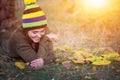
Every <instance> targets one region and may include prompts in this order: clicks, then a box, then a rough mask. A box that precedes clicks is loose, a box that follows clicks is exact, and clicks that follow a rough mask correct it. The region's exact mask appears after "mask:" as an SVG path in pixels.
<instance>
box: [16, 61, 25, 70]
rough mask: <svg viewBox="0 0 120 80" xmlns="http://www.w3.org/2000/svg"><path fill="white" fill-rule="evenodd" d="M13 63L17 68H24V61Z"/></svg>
mask: <svg viewBox="0 0 120 80" xmlns="http://www.w3.org/2000/svg"><path fill="white" fill-rule="evenodd" d="M15 65H16V66H17V67H18V68H19V69H24V68H25V65H26V64H25V63H24V62H23V61H16V62H15Z"/></svg>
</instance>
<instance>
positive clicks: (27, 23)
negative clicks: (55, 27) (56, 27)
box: [22, 0, 47, 29]
mask: <svg viewBox="0 0 120 80" xmlns="http://www.w3.org/2000/svg"><path fill="white" fill-rule="evenodd" d="M24 3H25V5H26V7H25V10H24V12H23V16H22V25H23V26H22V27H23V28H24V29H28V28H34V27H42V26H44V25H46V24H47V20H46V16H45V13H44V12H43V11H42V10H41V8H40V7H39V6H38V5H37V4H35V3H36V0H24Z"/></svg>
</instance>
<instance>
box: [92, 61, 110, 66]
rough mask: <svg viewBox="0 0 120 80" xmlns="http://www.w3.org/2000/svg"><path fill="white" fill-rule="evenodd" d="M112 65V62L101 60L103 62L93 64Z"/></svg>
mask: <svg viewBox="0 0 120 80" xmlns="http://www.w3.org/2000/svg"><path fill="white" fill-rule="evenodd" d="M110 63H111V61H108V60H101V61H96V62H93V63H92V64H93V65H109V64H110Z"/></svg>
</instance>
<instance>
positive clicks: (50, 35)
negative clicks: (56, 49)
mask: <svg viewBox="0 0 120 80" xmlns="http://www.w3.org/2000/svg"><path fill="white" fill-rule="evenodd" d="M46 36H47V37H49V38H50V40H51V41H52V42H57V41H58V40H59V39H58V36H57V35H55V34H53V33H50V34H47V35H46Z"/></svg>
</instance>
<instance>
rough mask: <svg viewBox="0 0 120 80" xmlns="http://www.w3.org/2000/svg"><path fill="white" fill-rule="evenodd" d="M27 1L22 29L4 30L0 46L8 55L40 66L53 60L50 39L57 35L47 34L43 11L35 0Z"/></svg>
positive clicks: (33, 65)
mask: <svg viewBox="0 0 120 80" xmlns="http://www.w3.org/2000/svg"><path fill="white" fill-rule="evenodd" d="M29 1H31V2H29V3H28V4H26V8H25V10H24V13H23V17H22V22H23V24H22V29H18V30H17V31H15V32H11V33H9V32H4V33H3V34H2V36H1V39H0V46H1V47H2V49H3V51H5V52H6V53H7V55H8V56H9V57H11V58H14V59H22V60H24V61H25V62H29V63H30V66H31V67H33V68H41V67H43V66H44V65H45V64H49V63H52V62H54V60H55V56H54V51H53V44H52V41H51V39H52V38H56V39H57V37H56V36H55V35H52V34H50V35H47V30H48V28H47V20H46V16H45V14H44V12H43V11H42V10H41V8H40V7H39V6H38V5H36V4H35V2H34V1H35V0H29ZM32 1H33V2H32ZM4 43H5V44H7V46H6V45H5V44H4Z"/></svg>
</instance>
